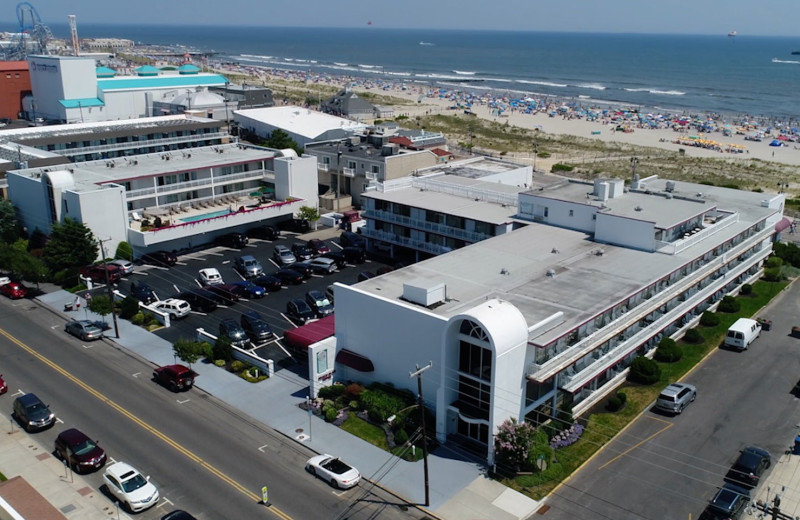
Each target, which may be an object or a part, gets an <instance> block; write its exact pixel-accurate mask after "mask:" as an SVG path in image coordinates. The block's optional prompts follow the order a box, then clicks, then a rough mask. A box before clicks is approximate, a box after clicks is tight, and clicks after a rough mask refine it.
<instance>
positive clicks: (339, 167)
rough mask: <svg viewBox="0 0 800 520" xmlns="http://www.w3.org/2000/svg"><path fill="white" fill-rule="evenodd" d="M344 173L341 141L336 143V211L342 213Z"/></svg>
mask: <svg viewBox="0 0 800 520" xmlns="http://www.w3.org/2000/svg"><path fill="white" fill-rule="evenodd" d="M341 173H342V143H341V141H340V142H339V143H337V145H336V213H341V211H340V210H339V182H341V180H342V179H341V176H340V175H341Z"/></svg>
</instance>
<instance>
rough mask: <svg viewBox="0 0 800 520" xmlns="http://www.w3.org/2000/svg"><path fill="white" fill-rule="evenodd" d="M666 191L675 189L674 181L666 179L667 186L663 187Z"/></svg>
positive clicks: (669, 191) (670, 191)
mask: <svg viewBox="0 0 800 520" xmlns="http://www.w3.org/2000/svg"><path fill="white" fill-rule="evenodd" d="M665 190H666V191H667V193H672V192H673V191H675V181H667V187H666V188H665Z"/></svg>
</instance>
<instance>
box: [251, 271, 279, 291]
mask: <svg viewBox="0 0 800 520" xmlns="http://www.w3.org/2000/svg"><path fill="white" fill-rule="evenodd" d="M250 281H251V282H253V283H254V284H256V285H258V286H259V287H263V288H264V290H265V291H280V290H281V287H282V286H283V283H282V282H281V279H280V278H277V277H275V276H272V275H268V274H267V275H264V276H259V277H258V278H253V279H252V280H250Z"/></svg>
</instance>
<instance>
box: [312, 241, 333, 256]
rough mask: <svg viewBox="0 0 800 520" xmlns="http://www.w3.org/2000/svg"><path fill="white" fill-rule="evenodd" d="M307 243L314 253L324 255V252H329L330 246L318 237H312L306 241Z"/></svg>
mask: <svg viewBox="0 0 800 520" xmlns="http://www.w3.org/2000/svg"><path fill="white" fill-rule="evenodd" d="M307 245H308V247H309V249H311V251H313V252H314V254H315V255H324V254H325V253H330V252H331V248H330V247H328V244H326V243H325V242H323V241H322V240H320V239H318V238H312V239H311V240H309V241H308V243H307Z"/></svg>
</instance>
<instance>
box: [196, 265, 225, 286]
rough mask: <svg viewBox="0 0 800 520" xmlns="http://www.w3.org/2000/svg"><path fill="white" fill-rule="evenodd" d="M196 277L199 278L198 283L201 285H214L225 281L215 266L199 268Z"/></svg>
mask: <svg viewBox="0 0 800 520" xmlns="http://www.w3.org/2000/svg"><path fill="white" fill-rule="evenodd" d="M197 279H198V280H200V283H201V284H203V285H216V284H219V283H225V281H224V280H223V279H222V275H221V274H219V270H218V269H217V268H216V267H206V268H205V269H200V271H199V272H198V274H197Z"/></svg>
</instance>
